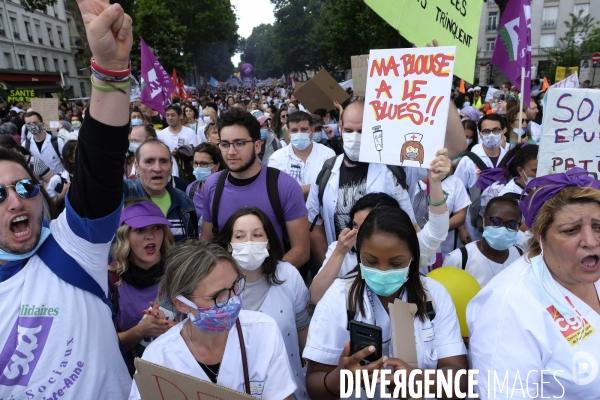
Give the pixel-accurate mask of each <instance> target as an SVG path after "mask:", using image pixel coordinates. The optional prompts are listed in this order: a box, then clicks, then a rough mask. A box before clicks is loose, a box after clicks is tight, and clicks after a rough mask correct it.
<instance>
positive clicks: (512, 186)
mask: <svg viewBox="0 0 600 400" xmlns="http://www.w3.org/2000/svg"><path fill="white" fill-rule="evenodd" d="M515 179H517V178H512V179H511V180H510V181H509V182H508V183H507V184H506V185H504V187H503V188H502V190H501V191H500V193H498V196H502V195H503V194H505V193H515V194H518V195H519V196H520V195H521V194H522V193H523V188H522V187H521V186H519V185H517V183H516V182H515Z"/></svg>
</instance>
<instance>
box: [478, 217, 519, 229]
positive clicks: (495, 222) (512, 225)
mask: <svg viewBox="0 0 600 400" xmlns="http://www.w3.org/2000/svg"><path fill="white" fill-rule="evenodd" d="M485 218H487V219H489V220H490V224H491V226H493V227H494V228H500V227H502V226H505V227H506V229H508V230H509V231H516V230H518V229H519V226H520V224H519V222H517V221H508V222H504V221H503V220H502V219H500V218H496V217H485Z"/></svg>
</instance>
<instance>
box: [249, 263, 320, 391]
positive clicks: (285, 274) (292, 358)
mask: <svg viewBox="0 0 600 400" xmlns="http://www.w3.org/2000/svg"><path fill="white" fill-rule="evenodd" d="M277 278H278V279H279V280H280V281H283V283H282V284H281V285H276V286H271V287H270V288H269V292H268V293H267V297H265V300H264V301H263V303H262V304H261V305H260V308H259V309H258V311H259V312H261V313H264V314H266V315H268V316H270V317H271V318H273V319H274V320H275V322H277V326H279V330H280V331H281V335H282V336H283V342H284V343H285V349H286V350H287V355H288V359H289V362H290V365H291V368H292V374H293V377H294V379H295V381H296V386H297V388H296V391H295V392H294V395H295V398H296V399H297V400H300V399H306V400H308V399H310V397H308V393H307V392H306V382H305V381H306V368H302V357H301V355H300V346H299V344H298V331H297V329H296V314H298V313H299V312H301V311H302V310H304V309H306V306H307V305H308V300H309V299H310V293H309V292H308V289H307V287H306V284H305V283H304V280H303V279H302V276H301V275H300V273H299V272H298V269H297V268H296V267H294V266H293V265H292V264H290V263H287V262H285V261H279V262H278V263H277Z"/></svg>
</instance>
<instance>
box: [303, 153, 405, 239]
mask: <svg viewBox="0 0 600 400" xmlns="http://www.w3.org/2000/svg"><path fill="white" fill-rule="evenodd" d="M337 157H338V156H334V157H331V158H330V159H328V160H327V161H325V163H324V164H323V168H321V172H319V175H317V180H316V182H315V183H316V184H317V186H318V187H319V210H320V209H321V208H323V194H324V193H325V187H326V186H327V182H329V177H330V176H331V170H332V169H333V165H334V164H335V160H336V159H337ZM387 167H388V169H389V170H390V171H392V174H394V176H395V177H396V180H397V181H398V184H399V185H401V186H402V187H403V188H404V189H406V188H407V186H406V172H405V171H404V167H400V166H398V165H388V166H387ZM319 218H321V213H320V212H319V213H318V214H317V216H316V217H315V219H314V220H313V222H312V224H311V225H310V229H309V230H310V232H312V231H313V229H314V227H315V225H316V224H317V220H318V219H319Z"/></svg>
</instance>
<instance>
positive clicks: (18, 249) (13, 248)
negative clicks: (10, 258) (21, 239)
mask: <svg viewBox="0 0 600 400" xmlns="http://www.w3.org/2000/svg"><path fill="white" fill-rule="evenodd" d="M42 219H43V214H42V215H40V218H39V219H38V221H37V223H35V224H32V226H31V227H30V229H33V230H34V231H33V235H32V236H31V237H32V238H33V239H34V240H33V241H31V242H26V243H19V244H17V245H11V244H10V243H8V242H7V241H0V250H4V251H6V252H7V253H11V254H16V255H20V254H27V253H29V252H30V251H31V250H33V249H35V247H36V246H37V244H38V242H39V241H40V237H41V236H42ZM9 230H10V229H9ZM9 234H11V233H10V232H9Z"/></svg>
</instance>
